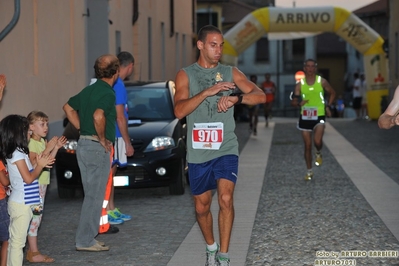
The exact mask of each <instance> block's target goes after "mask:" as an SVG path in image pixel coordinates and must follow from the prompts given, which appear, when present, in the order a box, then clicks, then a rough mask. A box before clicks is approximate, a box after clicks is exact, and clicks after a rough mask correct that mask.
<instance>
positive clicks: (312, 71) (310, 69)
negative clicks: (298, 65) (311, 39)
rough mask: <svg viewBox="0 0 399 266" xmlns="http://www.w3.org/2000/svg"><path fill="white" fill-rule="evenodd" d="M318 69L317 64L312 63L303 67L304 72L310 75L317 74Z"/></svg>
mask: <svg viewBox="0 0 399 266" xmlns="http://www.w3.org/2000/svg"><path fill="white" fill-rule="evenodd" d="M316 69H317V66H316V63H315V62H312V61H308V62H306V63H305V65H304V66H303V70H304V71H305V73H306V74H308V75H311V74H316Z"/></svg>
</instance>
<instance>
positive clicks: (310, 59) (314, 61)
mask: <svg viewBox="0 0 399 266" xmlns="http://www.w3.org/2000/svg"><path fill="white" fill-rule="evenodd" d="M307 62H313V63H314V65H315V66H317V62H316V60H314V59H312V58H308V59H306V60H305V61H304V62H303V65H304V66H305V65H306V63H307Z"/></svg>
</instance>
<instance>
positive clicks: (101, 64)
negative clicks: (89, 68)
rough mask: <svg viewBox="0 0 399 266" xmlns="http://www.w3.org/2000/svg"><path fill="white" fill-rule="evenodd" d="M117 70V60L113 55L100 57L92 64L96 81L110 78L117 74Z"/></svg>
mask: <svg viewBox="0 0 399 266" xmlns="http://www.w3.org/2000/svg"><path fill="white" fill-rule="evenodd" d="M118 70H119V60H118V58H117V57H116V56H114V55H109V54H106V55H102V56H100V57H99V58H97V60H96V62H95V63H94V73H95V74H96V78H97V79H102V78H112V76H113V75H115V74H116V73H118Z"/></svg>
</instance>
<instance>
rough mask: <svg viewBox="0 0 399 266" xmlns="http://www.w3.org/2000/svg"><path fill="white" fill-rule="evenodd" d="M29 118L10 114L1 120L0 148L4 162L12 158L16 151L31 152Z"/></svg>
mask: <svg viewBox="0 0 399 266" xmlns="http://www.w3.org/2000/svg"><path fill="white" fill-rule="evenodd" d="M28 130H29V122H28V119H27V118H26V117H24V116H22V115H8V116H6V117H5V118H3V120H1V122H0V150H1V159H2V160H3V162H4V161H5V160H6V159H11V158H12V154H13V153H14V151H16V150H19V151H20V152H22V153H25V154H29V148H28Z"/></svg>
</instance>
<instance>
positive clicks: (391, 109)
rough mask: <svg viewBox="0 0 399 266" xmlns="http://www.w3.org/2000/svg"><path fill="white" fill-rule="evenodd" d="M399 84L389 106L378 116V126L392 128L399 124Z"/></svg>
mask: <svg viewBox="0 0 399 266" xmlns="http://www.w3.org/2000/svg"><path fill="white" fill-rule="evenodd" d="M398 114H399V86H398V87H396V89H395V93H394V95H393V99H392V101H391V102H390V103H389V105H388V108H387V109H386V110H385V112H384V113H383V114H382V115H381V116H380V117H379V118H378V126H379V127H380V128H383V129H390V128H391V127H393V126H395V125H399V117H398Z"/></svg>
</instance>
